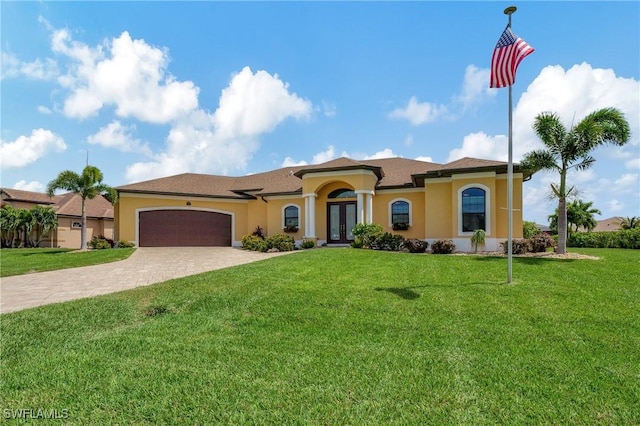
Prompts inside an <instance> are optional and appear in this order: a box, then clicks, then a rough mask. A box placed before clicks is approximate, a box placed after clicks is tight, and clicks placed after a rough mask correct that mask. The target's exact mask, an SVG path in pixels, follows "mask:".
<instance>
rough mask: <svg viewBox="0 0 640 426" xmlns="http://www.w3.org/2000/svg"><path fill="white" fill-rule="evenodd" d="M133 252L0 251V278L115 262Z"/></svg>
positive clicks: (38, 249) (47, 249) (60, 249)
mask: <svg viewBox="0 0 640 426" xmlns="http://www.w3.org/2000/svg"><path fill="white" fill-rule="evenodd" d="M134 250H135V249H133V248H121V249H114V250H89V251H73V250H71V249H62V248H51V249H49V248H32V249H2V250H0V277H8V276H11V275H22V274H27V273H31V272H44V271H53V270H56V269H65V268H75V267H78V266H89V265H97V264H99V263H108V262H115V261H116V260H123V259H126V258H127V257H129V256H131V253H133V251H134Z"/></svg>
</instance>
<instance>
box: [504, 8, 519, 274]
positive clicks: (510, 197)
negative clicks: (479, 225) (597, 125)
mask: <svg viewBox="0 0 640 426" xmlns="http://www.w3.org/2000/svg"><path fill="white" fill-rule="evenodd" d="M516 10H517V8H516V7H515V6H509V7H507V8H506V9H505V10H504V13H505V15H507V16H508V17H509V27H511V15H512V14H513V13H515V11H516ZM512 87H513V85H511V84H510V85H509V164H508V166H507V284H510V283H511V279H512V271H513V242H512V241H513V107H512Z"/></svg>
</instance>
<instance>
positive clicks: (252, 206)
mask: <svg viewBox="0 0 640 426" xmlns="http://www.w3.org/2000/svg"><path fill="white" fill-rule="evenodd" d="M246 205H247V220H246V223H245V224H244V225H245V226H244V229H241V228H240V227H238V228H236V229H237V231H238V232H241V233H240V234H236V240H239V241H241V240H242V237H244V236H245V235H247V234H250V233H252V232H253V231H254V230H255V229H256V227H258V226H259V227H261V228H262V229H264V231H265V232H267V233H269V232H270V230H269V229H268V228H269V226H268V224H267V221H268V209H269V204H268V202H265V201H263V200H262V199H260V198H258V199H257V200H249V201H247V204H246Z"/></svg>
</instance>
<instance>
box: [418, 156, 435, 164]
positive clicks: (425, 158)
mask: <svg viewBox="0 0 640 426" xmlns="http://www.w3.org/2000/svg"><path fill="white" fill-rule="evenodd" d="M415 159H416V160H418V161H426V162H427V163H433V158H431V157H429V156H424V155H421V156H419V157H416V158H415Z"/></svg>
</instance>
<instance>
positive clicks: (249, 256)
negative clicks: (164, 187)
mask: <svg viewBox="0 0 640 426" xmlns="http://www.w3.org/2000/svg"><path fill="white" fill-rule="evenodd" d="M289 253H294V252H282V253H257V252H252V251H246V250H241V249H237V248H231V247H140V248H137V249H136V251H135V252H133V254H132V255H131V256H129V258H127V259H125V260H121V261H118V262H112V263H105V264H101V265H93V266H83V267H80V268H73V269H62V270H58V271H49V272H39V273H33V274H26V275H16V276H12V277H6V278H2V279H1V280H0V313H3V314H5V313H9V312H14V311H19V310H22V309H28V308H33V307H36V306H41V305H47V304H51V303H59V302H66V301H68V300H74V299H81V298H85V297H93V296H98V295H101V294H108V293H115V292H118V291H122V290H128V289H131V288H135V287H141V286H145V285H150V284H155V283H159V282H162V281H167V280H170V279H173V278H180V277H186V276H188V275H195V274H199V273H202V272H207V271H213V270H215V269H222V268H227V267H230V266H236V265H242V264H245V263H251V262H256V261H259V260H264V259H268V258H271V257H275V256H281V255H285V254H289Z"/></svg>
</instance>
